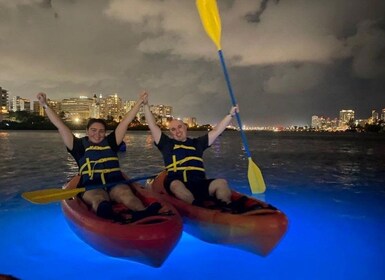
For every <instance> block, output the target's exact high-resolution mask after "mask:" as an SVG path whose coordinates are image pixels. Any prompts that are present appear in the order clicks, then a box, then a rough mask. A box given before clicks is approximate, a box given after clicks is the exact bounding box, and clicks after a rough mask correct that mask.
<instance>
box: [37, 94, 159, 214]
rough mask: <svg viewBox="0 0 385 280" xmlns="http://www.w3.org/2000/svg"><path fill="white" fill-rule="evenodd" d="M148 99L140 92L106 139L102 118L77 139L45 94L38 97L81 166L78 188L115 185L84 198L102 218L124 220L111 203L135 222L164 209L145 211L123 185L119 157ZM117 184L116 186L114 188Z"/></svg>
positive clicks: (93, 122) (156, 208) (93, 120)
mask: <svg viewBox="0 0 385 280" xmlns="http://www.w3.org/2000/svg"><path fill="white" fill-rule="evenodd" d="M146 98H147V93H145V92H143V93H141V94H140V95H139V99H138V101H137V102H136V103H135V105H134V107H133V108H132V109H131V110H130V111H129V112H128V113H127V114H126V115H125V116H124V118H123V119H122V120H121V122H120V123H119V124H118V126H117V127H116V128H115V130H114V131H113V132H111V133H110V134H108V135H107V136H106V122H105V121H104V120H103V119H90V120H89V122H88V124H87V128H86V135H87V136H85V137H82V138H78V137H76V136H75V135H74V134H73V133H72V132H71V130H70V129H69V128H68V127H67V126H66V125H65V124H64V122H63V121H62V119H61V118H60V117H59V116H58V115H57V114H56V113H55V111H54V110H52V108H50V107H49V106H48V105H47V96H46V94H45V93H38V94H37V99H38V100H39V103H40V105H41V106H42V107H43V108H44V110H45V113H46V115H47V116H48V118H49V119H50V121H51V122H52V123H53V124H54V125H55V126H56V128H57V129H58V131H59V134H60V136H61V138H62V140H63V142H64V144H65V146H66V147H67V150H68V152H69V153H70V154H71V155H72V156H73V158H74V159H75V160H76V162H77V164H78V167H79V175H80V176H81V179H80V183H79V187H87V186H101V185H108V186H111V185H112V187H109V188H95V189H91V190H87V191H85V192H84V193H83V195H82V199H83V200H84V201H85V202H86V203H87V204H88V205H90V207H91V208H92V210H93V211H94V212H95V213H96V214H97V215H98V216H100V217H103V218H107V219H114V220H118V221H122V220H120V219H121V217H120V216H117V214H115V213H114V211H113V209H112V203H111V201H116V202H119V203H122V204H124V205H125V206H126V207H127V208H129V209H131V210H132V211H134V212H133V214H132V220H138V219H140V218H144V217H146V216H150V215H155V214H157V212H158V210H159V209H160V208H161V205H160V204H159V203H154V204H151V205H150V206H148V207H147V208H145V206H144V205H143V203H142V201H141V200H140V199H139V198H137V197H136V196H135V195H134V194H133V192H132V191H131V188H130V186H129V185H127V184H125V183H124V181H125V178H124V177H123V175H122V171H121V169H120V165H119V159H118V155H117V152H118V151H119V145H120V144H121V143H122V141H123V138H124V136H125V134H126V131H127V127H128V125H129V124H130V122H131V121H132V120H133V119H134V117H135V115H136V114H137V112H138V111H139V108H140V107H141V106H142V104H143V101H144V100H145V99H146ZM115 183H116V185H114V184H115Z"/></svg>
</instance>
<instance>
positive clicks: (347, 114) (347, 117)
mask: <svg viewBox="0 0 385 280" xmlns="http://www.w3.org/2000/svg"><path fill="white" fill-rule="evenodd" d="M351 121H354V111H353V110H341V111H340V118H339V124H338V126H339V127H344V126H347V125H348V124H349V122H351Z"/></svg>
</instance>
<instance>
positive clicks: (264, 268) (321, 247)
mask: <svg viewBox="0 0 385 280" xmlns="http://www.w3.org/2000/svg"><path fill="white" fill-rule="evenodd" d="M247 137H248V140H249V146H250V149H251V153H252V155H253V159H254V161H255V162H256V163H257V165H258V166H259V167H260V168H261V169H262V172H263V175H264V178H265V181H266V183H267V187H268V189H267V191H266V193H265V194H264V195H263V196H259V198H261V199H264V200H266V201H268V202H269V203H271V204H273V205H275V206H277V207H278V208H280V209H281V210H282V211H283V212H285V213H286V214H287V216H288V218H289V222H290V226H289V230H288V233H287V235H286V236H285V237H284V239H283V240H282V241H281V243H280V244H279V245H278V247H277V248H276V249H275V250H274V251H273V252H272V253H271V254H270V255H269V256H268V257H265V258H262V257H259V256H256V255H253V254H251V253H247V252H243V251H241V250H238V249H233V248H227V247H224V246H219V245H211V244H207V243H204V242H202V241H200V240H197V239H195V238H194V237H191V236H190V235H188V234H183V237H182V239H181V241H180V242H179V244H178V246H177V247H176V248H175V250H174V251H173V252H172V253H171V255H170V256H169V258H168V259H167V260H166V262H165V263H164V265H163V266H162V267H161V268H151V267H148V266H145V265H142V264H138V263H134V262H130V261H126V260H120V259H115V258H111V257H107V256H105V255H103V254H101V253H99V252H97V251H95V250H94V249H92V248H91V247H89V246H88V245H87V244H85V243H84V242H82V241H81V240H80V239H78V238H77V237H76V236H75V235H74V233H73V232H72V231H71V230H70V229H69V228H68V226H67V224H66V222H65V220H64V217H63V215H62V213H61V210H60V204H59V203H52V204H48V205H34V204H31V203H29V202H26V201H24V200H23V199H22V198H21V197H20V194H21V193H22V192H24V191H30V190H35V189H44V188H48V187H60V186H61V185H63V184H64V183H65V182H66V181H67V180H68V179H69V178H71V176H72V175H74V174H75V173H76V166H75V165H74V162H73V161H72V159H71V158H70V157H69V155H68V154H67V152H66V150H65V148H64V147H63V145H62V143H61V140H60V138H59V136H58V134H57V132H33V131H11V132H5V131H0V157H1V161H0V232H1V238H0V274H11V275H13V276H15V277H18V278H20V279H144V280H146V279H152V280H153V279H184V280H189V279H221V280H227V279H231V280H233V279H239V280H241V279H384V275H385V265H384V264H385V261H384V259H385V258H384V257H385V238H384V232H385V223H384V222H385V218H384V217H385V203H384V201H385V157H384V155H385V137H384V136H382V137H378V136H365V137H364V136H363V135H355V134H352V135H333V134H327V135H313V134H303V135H300V134H273V133H254V134H248V135H247ZM125 140H126V142H127V152H126V153H124V154H122V159H121V160H122V166H123V169H124V170H125V171H126V172H127V174H129V175H130V176H142V175H150V174H153V173H157V171H159V170H161V169H162V161H161V159H160V154H159V153H158V151H157V150H156V149H155V148H154V147H153V146H152V144H151V138H150V137H149V136H148V134H147V133H146V132H134V133H128V134H127V135H126V138H125ZM132 159H135V161H133V160H132ZM205 160H206V165H207V169H208V173H209V175H215V174H219V175H221V176H226V177H227V178H228V179H229V181H230V182H231V184H232V186H233V187H234V188H235V189H237V190H238V191H241V192H244V193H249V189H248V186H247V178H246V171H247V160H245V158H244V154H243V152H242V151H241V143H240V137H239V134H237V133H225V134H224V135H223V136H221V137H220V138H219V141H218V142H217V143H216V144H215V145H214V146H213V147H212V148H211V149H210V150H209V151H208V152H207V153H206V155H205Z"/></svg>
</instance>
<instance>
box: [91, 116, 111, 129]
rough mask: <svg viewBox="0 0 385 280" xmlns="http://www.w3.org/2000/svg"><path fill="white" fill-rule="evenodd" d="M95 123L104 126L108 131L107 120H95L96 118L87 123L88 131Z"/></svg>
mask: <svg viewBox="0 0 385 280" xmlns="http://www.w3.org/2000/svg"><path fill="white" fill-rule="evenodd" d="M94 123H100V124H102V125H103V126H104V129H107V123H106V121H105V120H103V119H95V118H91V119H89V120H88V123H87V129H89V128H90V126H91V125H92V124H94Z"/></svg>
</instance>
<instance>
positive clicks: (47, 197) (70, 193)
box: [22, 175, 157, 204]
mask: <svg viewBox="0 0 385 280" xmlns="http://www.w3.org/2000/svg"><path fill="white" fill-rule="evenodd" d="M156 176H157V175H150V176H143V177H137V178H132V179H128V180H125V181H121V182H116V183H110V184H106V185H94V186H87V187H83V188H74V189H62V188H57V189H56V188H52V189H43V190H36V191H31V192H25V193H23V194H22V197H23V198H24V199H26V200H28V201H30V202H32V203H38V204H44V203H50V202H55V201H60V200H64V199H69V198H71V197H74V196H76V195H78V194H79V193H83V192H85V191H89V190H94V189H97V188H107V189H108V188H111V187H113V186H116V185H117V184H130V183H133V182H136V181H140V180H144V179H150V178H155V177H156Z"/></svg>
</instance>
